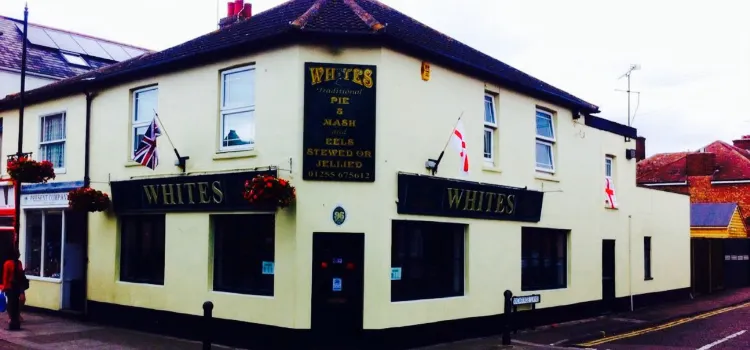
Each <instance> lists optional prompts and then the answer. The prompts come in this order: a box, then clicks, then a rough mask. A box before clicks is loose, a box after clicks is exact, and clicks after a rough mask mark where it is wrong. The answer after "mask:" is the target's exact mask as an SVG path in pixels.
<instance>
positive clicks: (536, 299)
mask: <svg viewBox="0 0 750 350" xmlns="http://www.w3.org/2000/svg"><path fill="white" fill-rule="evenodd" d="M511 301H512V303H513V306H518V305H529V304H539V303H540V302H541V301H542V296H541V295H539V294H531V295H519V296H517V297H513V299H511Z"/></svg>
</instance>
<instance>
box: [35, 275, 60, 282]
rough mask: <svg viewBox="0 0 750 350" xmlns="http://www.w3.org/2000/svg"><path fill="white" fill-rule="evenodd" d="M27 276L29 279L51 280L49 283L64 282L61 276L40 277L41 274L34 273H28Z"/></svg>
mask: <svg viewBox="0 0 750 350" xmlns="http://www.w3.org/2000/svg"><path fill="white" fill-rule="evenodd" d="M26 278H28V279H29V281H38V282H49V283H62V279H60V278H52V277H39V276H32V275H26Z"/></svg>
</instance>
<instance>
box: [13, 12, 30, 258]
mask: <svg viewBox="0 0 750 350" xmlns="http://www.w3.org/2000/svg"><path fill="white" fill-rule="evenodd" d="M28 29H29V6H28V4H27V5H26V7H24V10H23V47H22V50H21V93H20V95H19V97H18V104H19V106H18V151H17V152H16V154H12V155H9V156H8V159H9V160H19V159H20V158H24V157H30V156H31V153H24V152H23V109H24V94H25V92H26V56H27V55H26V52H27V45H28V44H27V42H28V40H27V37H28V32H29V30H28ZM13 187H14V188H13V192H14V196H13V197H14V198H13V199H14V205H15V215H14V216H15V220H13V232H14V236H15V237H13V244H14V246H15V248H16V249H18V248H19V241H20V227H21V182H20V181H18V180H14V181H13Z"/></svg>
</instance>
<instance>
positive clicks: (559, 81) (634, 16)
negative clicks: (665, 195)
mask: <svg viewBox="0 0 750 350" xmlns="http://www.w3.org/2000/svg"><path fill="white" fill-rule="evenodd" d="M381 1H382V2H383V3H385V4H387V5H389V6H391V7H393V8H395V9H397V10H399V11H401V12H403V13H406V14H407V15H409V16H411V17H413V18H415V19H417V20H418V21H420V22H422V23H424V24H426V25H428V26H430V27H432V28H434V29H437V30H439V31H441V32H443V33H444V34H447V35H448V36H451V37H453V38H455V39H457V40H459V41H461V42H463V43H465V44H467V45H469V46H472V47H474V48H475V49H478V50H480V51H482V52H484V53H486V54H488V55H491V56H493V57H495V58H497V59H499V60H501V61H503V62H505V63H507V64H509V65H511V66H513V67H515V68H517V69H520V70H522V71H524V72H525V73H527V74H530V75H532V76H535V77H537V78H539V79H541V80H543V81H545V82H547V83H549V84H552V85H554V86H556V87H558V88H561V89H563V90H565V91H567V92H570V93H572V94H574V95H576V96H578V97H580V98H582V99H584V100H586V101H588V102H591V103H593V104H595V105H597V106H599V107H600V110H601V111H602V113H600V114H599V116H601V117H604V118H607V119H610V120H613V121H616V122H619V123H623V124H627V119H628V118H627V116H628V112H627V111H628V97H627V94H626V93H625V92H620V91H616V89H620V90H625V89H626V88H627V79H625V78H623V79H618V78H619V77H620V76H622V75H623V74H624V73H625V72H626V71H627V70H628V68H629V67H630V65H631V64H639V65H640V66H641V69H640V70H636V71H634V72H633V73H632V76H631V89H632V91H638V92H639V93H638V94H633V95H632V97H631V115H633V117H632V119H633V122H632V126H634V127H636V128H637V129H638V133H639V135H641V136H644V137H646V139H647V141H646V144H647V146H646V152H647V155H649V156H650V155H653V154H655V153H662V152H679V151H685V150H696V149H698V148H700V147H702V146H705V145H707V144H709V143H711V142H713V141H715V140H724V141H727V142H731V140H733V139H736V138H739V137H741V136H742V135H745V134H750V115H748V113H747V112H746V111H747V110H748V109H747V108H746V106H745V105H744V104H745V101H750V21H747V20H746V18H745V16H744V14H745V13H747V12H746V9H745V5H744V4H743V1H732V0H717V1H711V2H708V1H697V0H681V1H680V0H659V1H646V0H628V1H622V0H621V1H601V0H565V1H560V0H461V1H456V0H451V1H449V0H381ZM25 2H28V4H29V21H30V22H32V23H39V24H44V25H47V26H51V27H56V28H60V29H65V30H71V31H75V32H80V33H84V34H89V35H93V36H97V37H101V38H106V39H110V40H115V41H119V42H123V43H127V44H132V45H136V46H141V47H145V48H148V49H152V50H162V49H166V48H169V47H172V46H175V45H178V44H180V43H183V42H185V41H188V40H190V39H192V38H195V37H197V36H200V35H202V34H205V33H208V32H210V31H213V30H215V29H216V28H217V20H218V18H219V17H224V16H225V15H226V1H225V0H221V1H218V2H217V1H216V0H191V1H187V0H182V1H177V0H158V1H154V0H128V1H113V0H108V1H105V0H64V1H61V0H28V1H24V0H0V15H4V16H9V17H15V18H23V6H24V3H25ZM282 2H283V1H281V0H255V1H252V4H253V13H258V12H259V11H263V10H266V9H268V8H270V7H273V6H276V5H278V4H280V3H282ZM709 4H710V5H709Z"/></svg>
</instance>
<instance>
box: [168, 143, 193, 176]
mask: <svg viewBox="0 0 750 350" xmlns="http://www.w3.org/2000/svg"><path fill="white" fill-rule="evenodd" d="M172 149H174V154H175V155H176V156H177V159H176V160H175V161H174V165H176V166H178V167H180V169H182V173H183V174H184V173H185V170H186V169H187V160H188V159H190V157H188V156H184V157H183V156H181V155H180V152H179V151H177V148H175V147H174V146H172Z"/></svg>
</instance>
